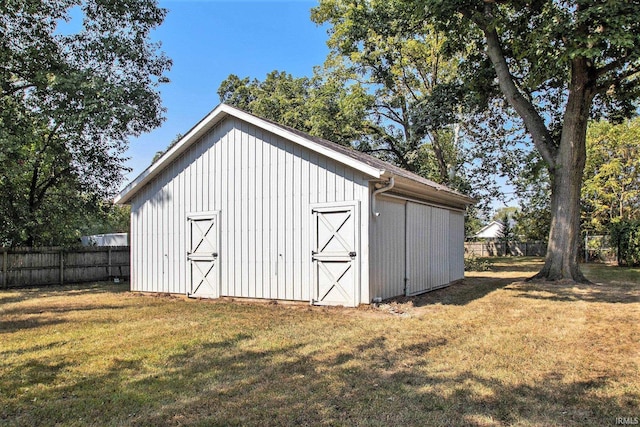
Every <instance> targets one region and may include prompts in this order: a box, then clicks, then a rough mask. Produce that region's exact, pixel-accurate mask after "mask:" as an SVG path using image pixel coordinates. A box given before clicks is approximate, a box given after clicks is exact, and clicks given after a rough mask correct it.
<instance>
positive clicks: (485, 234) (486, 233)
mask: <svg viewBox="0 0 640 427" xmlns="http://www.w3.org/2000/svg"><path fill="white" fill-rule="evenodd" d="M503 229H504V224H502V222H500V221H491V222H490V223H489V224H487V225H485V226H484V227H482V228H481V229H480V231H478V232H477V233H476V234H475V235H474V236H473V237H477V238H479V239H497V238H498V237H501V236H502V230H503Z"/></svg>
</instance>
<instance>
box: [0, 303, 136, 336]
mask: <svg viewBox="0 0 640 427" xmlns="http://www.w3.org/2000/svg"><path fill="white" fill-rule="evenodd" d="M124 308H126V307H123V306H118V305H103V304H102V305H101V304H95V305H82V306H77V307H76V306H72V307H61V306H51V307H50V306H43V305H40V306H37V307H30V308H24V307H19V308H11V309H8V310H3V311H2V312H1V313H0V314H2V316H3V317H10V319H9V320H5V319H3V317H0V334H2V333H12V332H17V331H22V330H27V329H33V328H41V327H43V326H52V325H59V324H64V323H67V322H70V321H72V320H68V319H66V318H64V315H65V314H67V313H73V312H78V311H89V312H98V311H100V310H121V309H124ZM92 322H93V323H109V322H110V321H105V320H92Z"/></svg>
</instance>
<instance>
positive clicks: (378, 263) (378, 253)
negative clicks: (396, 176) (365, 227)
mask: <svg viewBox="0 0 640 427" xmlns="http://www.w3.org/2000/svg"><path fill="white" fill-rule="evenodd" d="M376 210H377V211H378V212H380V216H378V217H376V218H373V219H372V220H371V235H370V237H369V242H370V245H369V256H370V260H369V265H370V271H371V273H370V276H369V280H370V295H371V298H372V299H373V298H376V297H380V298H383V299H386V298H391V297H395V296H398V295H404V277H405V243H404V241H405V238H404V236H405V230H404V210H405V203H404V202H402V201H399V200H392V199H384V198H382V197H379V198H378V199H377V200H376ZM367 213H368V211H367Z"/></svg>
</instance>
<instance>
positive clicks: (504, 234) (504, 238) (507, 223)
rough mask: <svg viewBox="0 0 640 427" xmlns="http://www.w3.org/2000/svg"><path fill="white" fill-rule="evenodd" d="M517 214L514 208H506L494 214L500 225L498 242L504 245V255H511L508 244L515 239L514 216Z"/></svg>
mask: <svg viewBox="0 0 640 427" xmlns="http://www.w3.org/2000/svg"><path fill="white" fill-rule="evenodd" d="M516 212H517V208H515V207H507V208H503V209H501V210H500V211H499V212H497V213H496V216H495V219H496V220H497V221H500V223H501V224H502V231H501V232H500V236H499V237H498V241H500V242H502V243H504V254H505V255H513V254H512V253H511V247H510V246H509V242H513V241H514V240H515V238H516V235H515V232H514V227H513V226H514V222H515V221H514V216H515V214H516Z"/></svg>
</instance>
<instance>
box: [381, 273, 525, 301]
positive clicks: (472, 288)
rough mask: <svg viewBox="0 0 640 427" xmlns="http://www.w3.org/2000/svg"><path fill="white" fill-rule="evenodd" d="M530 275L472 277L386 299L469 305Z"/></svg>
mask: <svg viewBox="0 0 640 427" xmlns="http://www.w3.org/2000/svg"><path fill="white" fill-rule="evenodd" d="M527 277H529V276H521V277H510V278H504V279H503V278H494V277H472V278H465V279H464V280H462V281H460V282H456V283H453V284H451V285H450V286H447V287H445V288H442V289H437V290H435V291H431V292H427V293H424V294H421V295H416V296H413V297H396V298H391V299H389V300H386V301H385V302H388V303H397V304H404V303H407V302H411V303H412V304H413V306H414V307H423V306H428V305H434V304H443V305H467V304H469V303H471V302H473V301H475V300H478V299H481V298H484V297H485V296H486V295H488V294H490V293H491V292H493V291H495V290H498V289H502V288H504V287H506V286H508V285H510V284H511V283H513V282H518V281H522V280H525V279H526V278H527Z"/></svg>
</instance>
